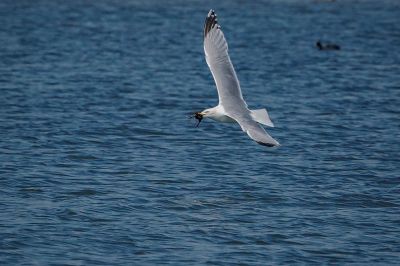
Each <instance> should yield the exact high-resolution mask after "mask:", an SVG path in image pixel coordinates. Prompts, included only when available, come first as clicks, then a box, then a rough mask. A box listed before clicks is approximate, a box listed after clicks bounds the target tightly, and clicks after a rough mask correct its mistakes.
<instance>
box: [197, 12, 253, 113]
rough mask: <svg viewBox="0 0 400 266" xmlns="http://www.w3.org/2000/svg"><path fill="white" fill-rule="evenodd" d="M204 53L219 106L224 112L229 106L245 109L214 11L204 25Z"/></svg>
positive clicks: (209, 14)
mask: <svg viewBox="0 0 400 266" xmlns="http://www.w3.org/2000/svg"><path fill="white" fill-rule="evenodd" d="M204 53H205V55H206V61H207V64H208V66H209V68H210V70H211V73H212V75H213V77H214V80H215V83H216V85H217V90H218V97H219V103H220V105H222V106H223V107H224V109H225V110H226V111H228V110H227V109H229V107H230V106H238V105H239V106H242V107H244V108H246V109H247V104H246V102H245V101H244V100H243V96H242V92H241V90H240V84H239V80H238V78H237V76H236V73H235V69H234V68H233V65H232V62H231V59H230V58H229V55H228V44H227V42H226V40H225V37H224V33H223V32H222V30H221V27H220V25H219V24H218V21H217V15H216V14H215V12H214V10H210V12H208V15H207V18H206V21H205V23H204Z"/></svg>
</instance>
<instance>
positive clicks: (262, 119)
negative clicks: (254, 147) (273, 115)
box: [251, 109, 274, 127]
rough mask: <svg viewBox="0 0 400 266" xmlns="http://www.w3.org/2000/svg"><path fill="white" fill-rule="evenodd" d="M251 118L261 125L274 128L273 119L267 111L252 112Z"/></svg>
mask: <svg viewBox="0 0 400 266" xmlns="http://www.w3.org/2000/svg"><path fill="white" fill-rule="evenodd" d="M251 117H252V118H253V119H254V121H256V122H258V123H260V124H263V125H266V126H268V127H274V123H272V121H271V119H270V118H269V115H268V112H267V109H258V110H251Z"/></svg>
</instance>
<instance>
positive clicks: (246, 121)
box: [232, 115, 280, 147]
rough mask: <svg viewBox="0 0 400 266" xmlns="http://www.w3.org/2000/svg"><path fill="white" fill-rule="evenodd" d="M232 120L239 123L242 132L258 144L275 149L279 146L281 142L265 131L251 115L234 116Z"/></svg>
mask: <svg viewBox="0 0 400 266" xmlns="http://www.w3.org/2000/svg"><path fill="white" fill-rule="evenodd" d="M232 118H233V119H235V120H236V122H238V123H239V125H240V126H241V127H242V130H243V131H244V132H246V133H247V135H249V137H250V138H251V139H252V140H254V141H255V142H257V143H258V144H261V145H264V146H268V147H274V146H279V145H280V144H279V142H278V141H276V140H275V139H273V138H272V137H271V136H270V135H269V134H268V133H267V131H265V129H264V128H263V127H262V126H261V125H260V124H258V123H257V122H256V121H254V120H253V119H252V118H251V116H250V115H232Z"/></svg>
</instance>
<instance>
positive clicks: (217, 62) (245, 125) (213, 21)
mask: <svg viewBox="0 0 400 266" xmlns="http://www.w3.org/2000/svg"><path fill="white" fill-rule="evenodd" d="M203 36H204V52H205V57H206V61H207V65H208V67H209V68H210V70H211V73H212V75H213V77H214V81H215V83H216V85H217V91H218V98H219V104H218V105H217V106H215V107H213V108H208V109H205V110H203V111H201V112H196V113H195V114H194V117H195V118H196V119H197V120H198V124H197V126H198V125H199V124H200V122H201V120H202V119H203V118H206V117H208V118H211V119H212V120H215V121H218V122H224V123H238V124H239V125H240V127H241V128H242V130H243V131H244V132H246V133H247V135H249V137H250V138H251V139H253V140H254V141H255V142H257V143H258V144H261V145H264V146H267V147H274V146H279V145H280V144H279V142H278V141H276V140H275V139H273V138H272V137H271V136H270V135H269V134H268V133H267V132H266V131H265V129H264V128H263V127H262V126H261V125H260V124H263V125H266V126H269V127H274V124H273V123H272V121H271V119H270V118H269V116H268V112H267V110H266V109H258V110H250V109H249V108H248V107H247V104H246V102H245V101H244V99H243V96H242V92H241V89H240V84H239V80H238V78H237V76H236V72H235V69H234V68H233V65H232V62H231V59H230V58H229V54H228V44H227V42H226V39H225V37H224V33H223V32H222V30H221V26H220V25H219V24H218V21H217V15H216V14H215V12H214V10H210V12H208V15H207V18H206V20H205V23H204V33H203Z"/></svg>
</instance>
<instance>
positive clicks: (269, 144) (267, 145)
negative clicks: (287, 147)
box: [256, 141, 280, 148]
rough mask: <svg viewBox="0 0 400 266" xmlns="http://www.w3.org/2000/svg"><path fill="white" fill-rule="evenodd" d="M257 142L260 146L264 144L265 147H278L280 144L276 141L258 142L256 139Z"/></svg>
mask: <svg viewBox="0 0 400 266" xmlns="http://www.w3.org/2000/svg"><path fill="white" fill-rule="evenodd" d="M256 142H257V143H258V144H260V145H262V146H266V147H270V148H272V147H279V146H280V144H279V143H278V144H272V143H264V142H260V141H256Z"/></svg>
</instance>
